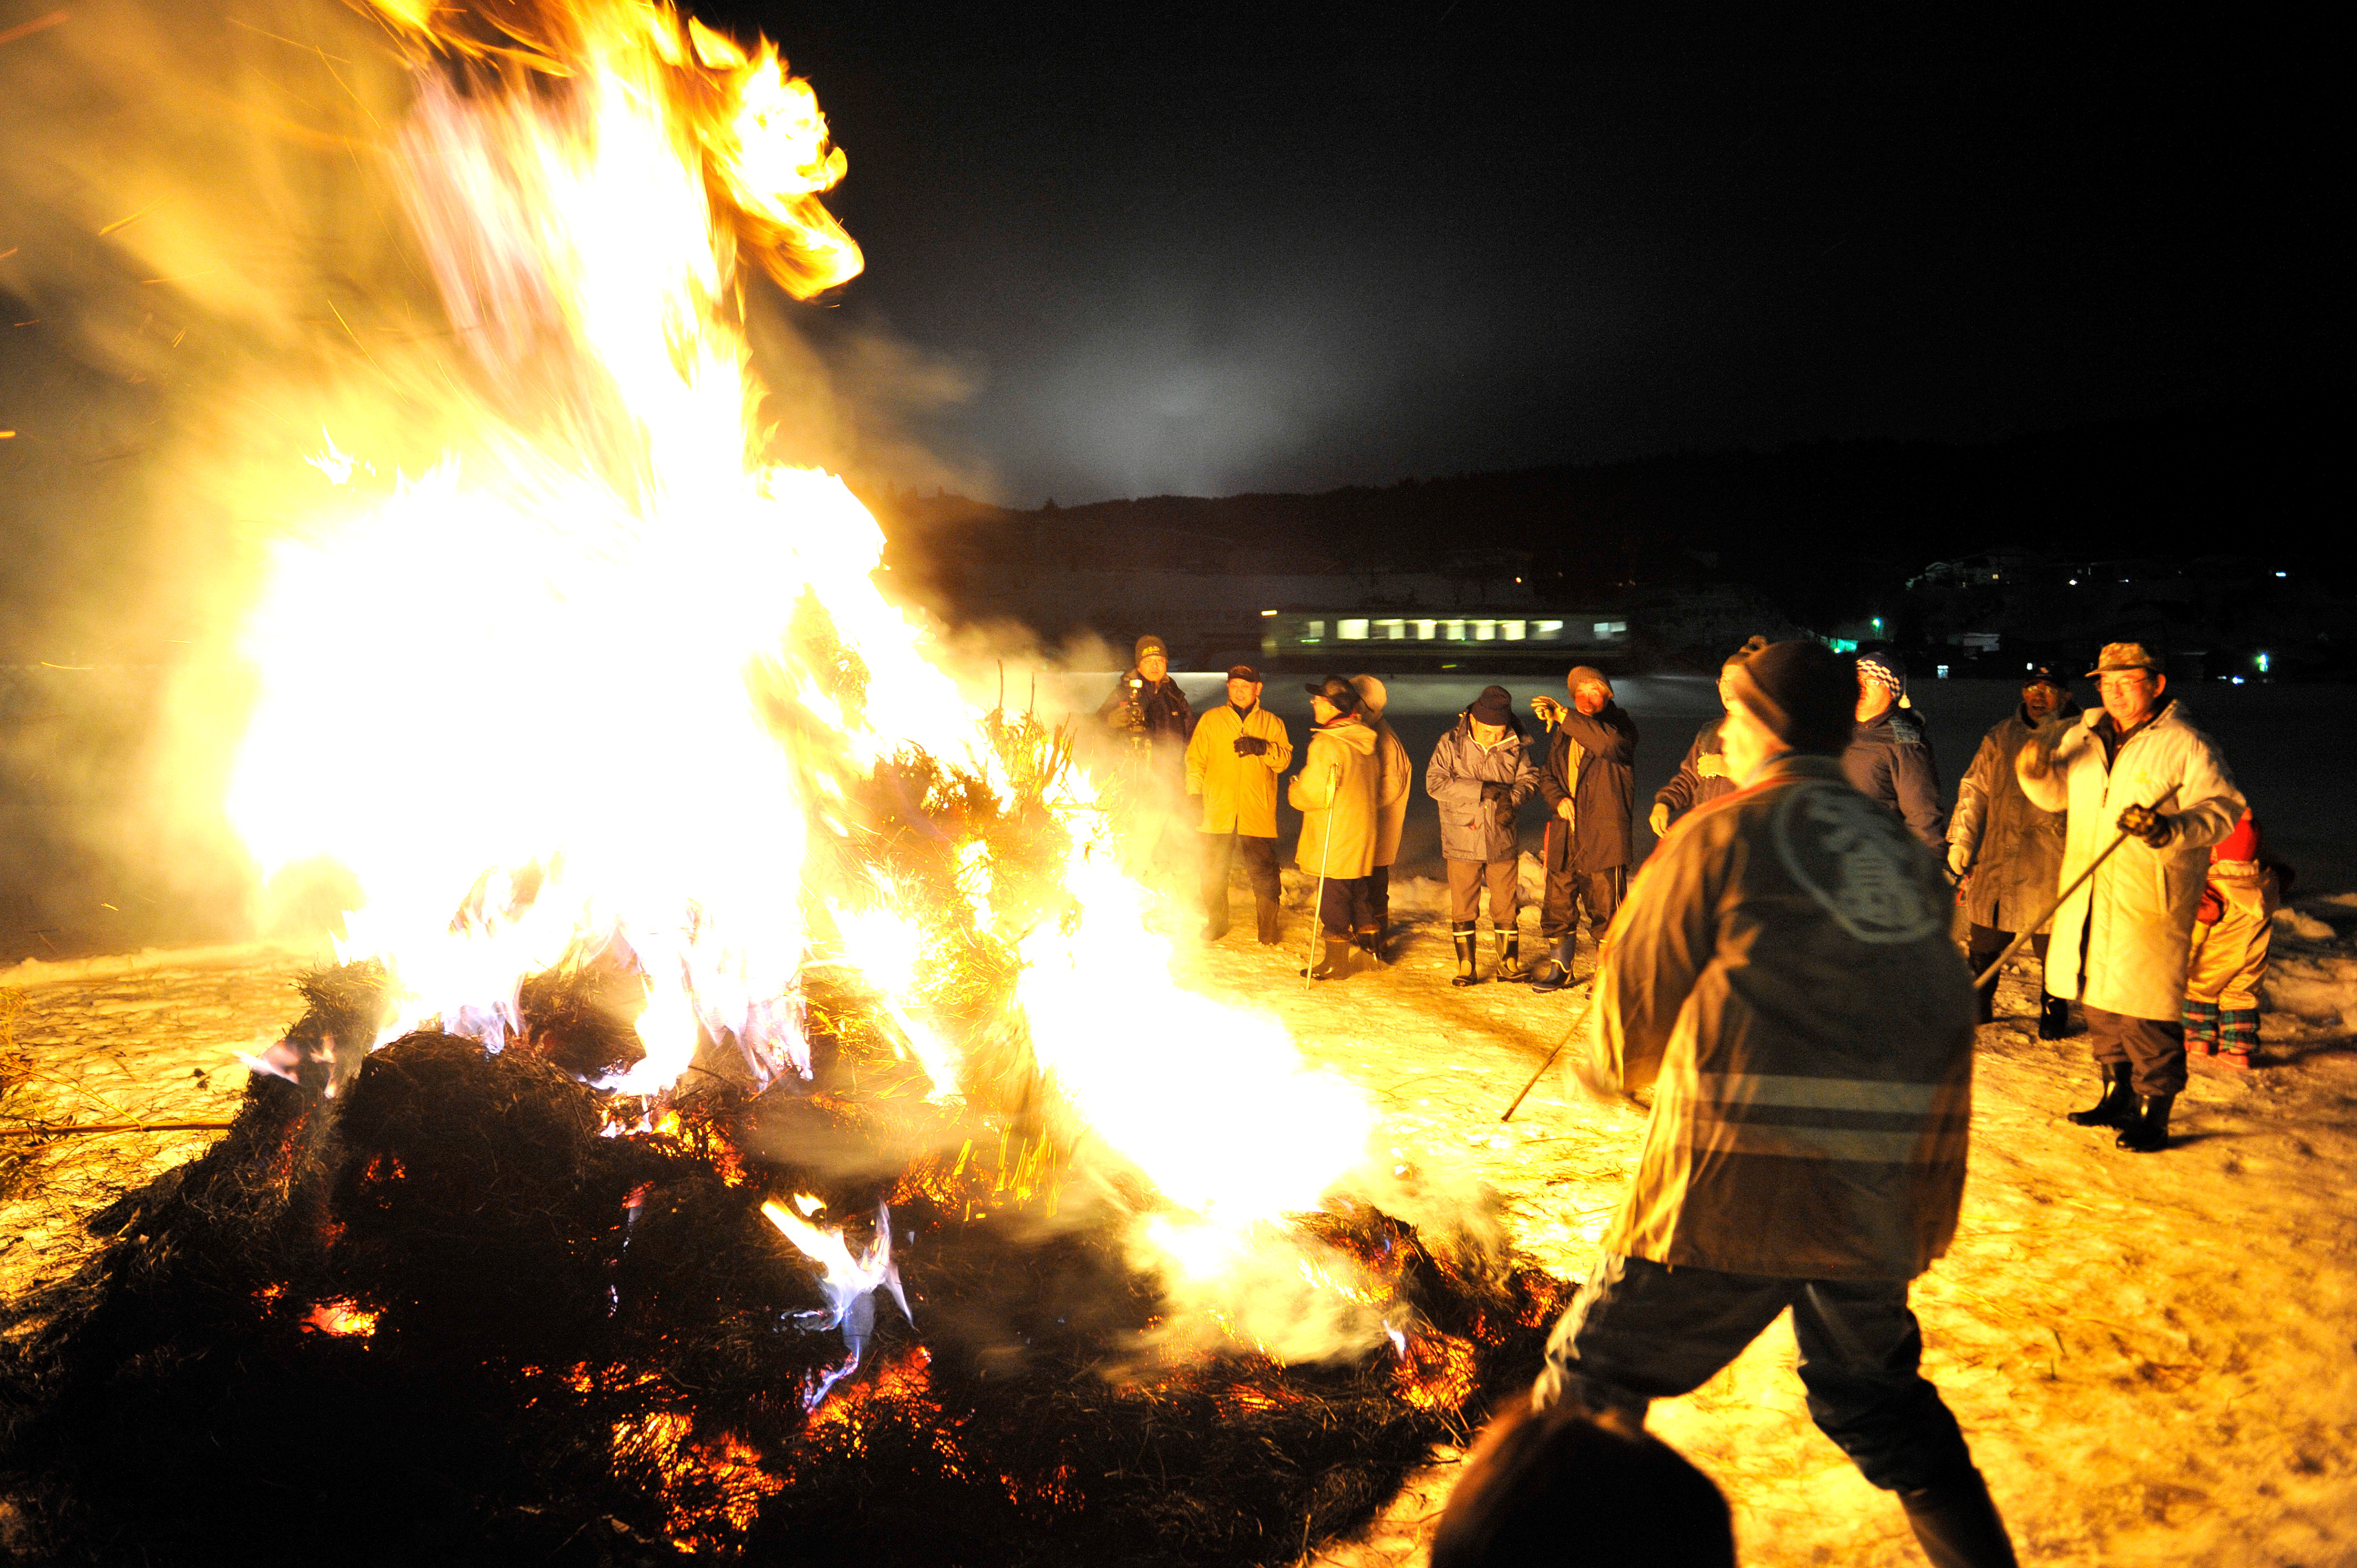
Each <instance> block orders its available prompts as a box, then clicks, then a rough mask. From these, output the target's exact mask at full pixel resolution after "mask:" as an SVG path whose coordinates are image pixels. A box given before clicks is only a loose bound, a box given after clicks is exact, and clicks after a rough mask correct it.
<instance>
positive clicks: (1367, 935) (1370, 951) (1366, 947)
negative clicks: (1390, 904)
mask: <svg viewBox="0 0 2357 1568" xmlns="http://www.w3.org/2000/svg"><path fill="white" fill-rule="evenodd" d="M1357 941H1358V945H1359V950H1360V951H1361V952H1362V953H1365V954H1366V955H1367V956H1368V957H1369V958H1371V959H1372V960H1374V961H1376V962H1377V963H1386V962H1388V961H1389V960H1387V959H1385V958H1384V957H1383V931H1382V929H1380V928H1379V927H1375V926H1361V927H1360V928H1359V929H1358V933H1357Z"/></svg>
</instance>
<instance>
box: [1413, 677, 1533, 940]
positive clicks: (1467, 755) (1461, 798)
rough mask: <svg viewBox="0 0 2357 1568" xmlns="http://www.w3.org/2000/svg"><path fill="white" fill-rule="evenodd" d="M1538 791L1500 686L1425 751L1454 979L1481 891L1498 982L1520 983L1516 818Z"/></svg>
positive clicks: (1524, 741)
mask: <svg viewBox="0 0 2357 1568" xmlns="http://www.w3.org/2000/svg"><path fill="white" fill-rule="evenodd" d="M1538 787H1539V779H1538V769H1537V768H1535V767H1534V766H1533V764H1532V762H1531V747H1530V744H1529V738H1528V736H1526V735H1525V734H1524V732H1523V725H1522V721H1521V720H1519V719H1517V718H1515V717H1514V699H1513V698H1512V696H1511V695H1509V694H1508V693H1507V691H1506V689H1505V688H1504V687H1503V686H1485V687H1483V688H1482V690H1481V694H1480V696H1479V697H1477V698H1475V699H1474V700H1473V703H1471V705H1470V706H1469V707H1467V708H1466V710H1465V711H1464V712H1463V713H1462V714H1458V718H1457V725H1456V727H1455V728H1454V729H1451V730H1450V731H1449V732H1448V734H1447V735H1445V736H1441V737H1440V744H1439V745H1438V746H1434V747H1433V748H1432V760H1431V761H1430V762H1429V763H1427V764H1426V766H1425V770H1424V788H1425V790H1426V793H1428V794H1430V795H1431V797H1432V798H1433V800H1436V801H1437V802H1438V803H1439V806H1440V854H1441V858H1442V859H1443V860H1445V861H1447V862H1448V914H1449V928H1448V929H1449V933H1450V935H1451V936H1452V937H1453V938H1454V939H1455V940H1456V943H1457V974H1456V976H1455V978H1454V979H1452V980H1451V981H1450V982H1449V983H1450V984H1452V985H1470V984H1472V983H1473V982H1474V980H1475V978H1476V976H1475V973H1474V965H1473V938H1474V935H1475V931H1474V922H1475V921H1476V919H1477V918H1479V917H1480V898H1481V890H1482V887H1483V886H1484V884H1486V885H1487V886H1488V887H1489V892H1490V929H1491V940H1494V941H1495V942H1496V943H1497V946H1498V978H1499V979H1500V980H1522V979H1524V978H1526V977H1527V972H1526V971H1525V970H1524V969H1523V962H1522V952H1521V947H1522V931H1521V928H1520V927H1519V925H1518V924H1517V920H1518V918H1519V917H1518V915H1517V913H1516V910H1517V908H1518V903H1517V897H1516V896H1517V893H1518V892H1519V889H1518V888H1517V887H1516V886H1515V879H1516V877H1517V875H1519V872H1520V858H1521V857H1520V833H1519V831H1518V828H1517V824H1516V822H1515V813H1516V812H1517V811H1520V810H1521V809H1522V804H1523V801H1525V800H1529V799H1530V798H1531V796H1532V795H1533V794H1534V793H1535V792H1536V791H1537V789H1538Z"/></svg>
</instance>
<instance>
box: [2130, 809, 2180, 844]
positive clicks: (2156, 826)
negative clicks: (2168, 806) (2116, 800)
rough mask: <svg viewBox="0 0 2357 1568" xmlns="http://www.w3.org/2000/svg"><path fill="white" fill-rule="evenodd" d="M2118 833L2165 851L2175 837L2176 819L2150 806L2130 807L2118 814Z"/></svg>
mask: <svg viewBox="0 0 2357 1568" xmlns="http://www.w3.org/2000/svg"><path fill="white" fill-rule="evenodd" d="M2120 832H2124V833H2126V834H2127V835H2128V836H2129V837H2131V838H2136V839H2142V840H2143V841H2144V842H2145V843H2148V844H2150V845H2151V846H2152V847H2153V848H2155V849H2167V848H2168V847H2169V843H2170V841H2172V840H2174V839H2175V838H2176V837H2177V819H2176V818H2175V817H2171V816H2167V815H2164V814H2163V813H2161V812H2159V811H2154V810H2153V809H2152V808H2151V807H2150V806H2130V807H2129V808H2128V809H2127V810H2126V811H2122V812H2121V813H2120Z"/></svg>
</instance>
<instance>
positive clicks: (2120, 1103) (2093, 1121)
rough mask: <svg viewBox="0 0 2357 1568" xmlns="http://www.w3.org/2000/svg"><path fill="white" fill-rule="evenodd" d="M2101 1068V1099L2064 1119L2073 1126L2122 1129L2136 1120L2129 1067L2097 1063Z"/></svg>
mask: <svg viewBox="0 0 2357 1568" xmlns="http://www.w3.org/2000/svg"><path fill="white" fill-rule="evenodd" d="M2097 1065H2098V1066H2100V1067H2101V1068H2102V1069H2104V1097H2103V1098H2102V1099H2101V1100H2098V1101H2095V1103H2093V1105H2090V1106H2089V1107H2087V1109H2085V1110H2084V1111H2073V1112H2071V1114H2070V1115H2069V1117H2067V1118H2066V1120H2068V1121H2069V1122H2070V1123H2071V1125H2072V1126H2073V1127H2125V1126H2126V1125H2127V1124H2128V1123H2129V1122H2133V1121H2135V1120H2136V1096H2135V1095H2134V1094H2133V1093H2131V1092H2129V1090H2128V1064H2127V1063H2126V1062H2102V1063H2098V1064H2097Z"/></svg>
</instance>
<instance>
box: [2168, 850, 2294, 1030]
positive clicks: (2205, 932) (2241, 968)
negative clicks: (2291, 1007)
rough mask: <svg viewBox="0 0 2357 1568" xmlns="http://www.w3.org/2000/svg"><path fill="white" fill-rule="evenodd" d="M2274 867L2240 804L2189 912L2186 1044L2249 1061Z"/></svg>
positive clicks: (2277, 891)
mask: <svg viewBox="0 0 2357 1568" xmlns="http://www.w3.org/2000/svg"><path fill="white" fill-rule="evenodd" d="M2282 897H2283V894H2282V888H2281V885H2280V882H2279V880H2278V878H2277V875H2276V867H2274V866H2272V865H2267V864H2266V862H2265V861H2264V860H2263V859H2262V857H2261V849H2260V840H2259V824H2258V822H2257V820H2256V819H2255V818H2254V817H2253V816H2252V815H2251V813H2250V812H2249V811H2244V813H2243V820H2242V821H2241V822H2237V823H2235V824H2234V831H2233V832H2231V833H2229V834H2227V835H2226V837H2225V838H2224V839H2222V840H2221V841H2220V842H2219V843H2217V844H2216V845H2214V846H2213V847H2212V849H2211V851H2210V880H2209V885H2208V886H2205V887H2204V888H2203V889H2202V890H2201V910H2200V912H2199V913H2198V914H2196V915H2195V917H2194V925H2193V948H2192V951H2191V952H2190V954H2189V955H2188V957H2187V960H2186V965H2185V1045H2186V1048H2187V1049H2188V1050H2198V1051H2201V1052H2202V1053H2203V1054H2205V1055H2212V1056H2216V1057H2218V1058H2220V1059H2221V1061H2222V1062H2223V1063H2224V1064H2225V1065H2226V1066H2228V1067H2239V1068H2247V1067H2249V1066H2250V1065H2251V1053H2252V1052H2253V1051H2255V1050H2256V1049H2257V1048H2258V1044H2259V980H2260V977H2261V976H2263V975H2265V974H2266V971H2267V936H2268V933H2269V932H2270V931H2271V930H2272V929H2274V922H2275V913H2276V905H2277V904H2279V903H2280V902H2281V901H2282Z"/></svg>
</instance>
